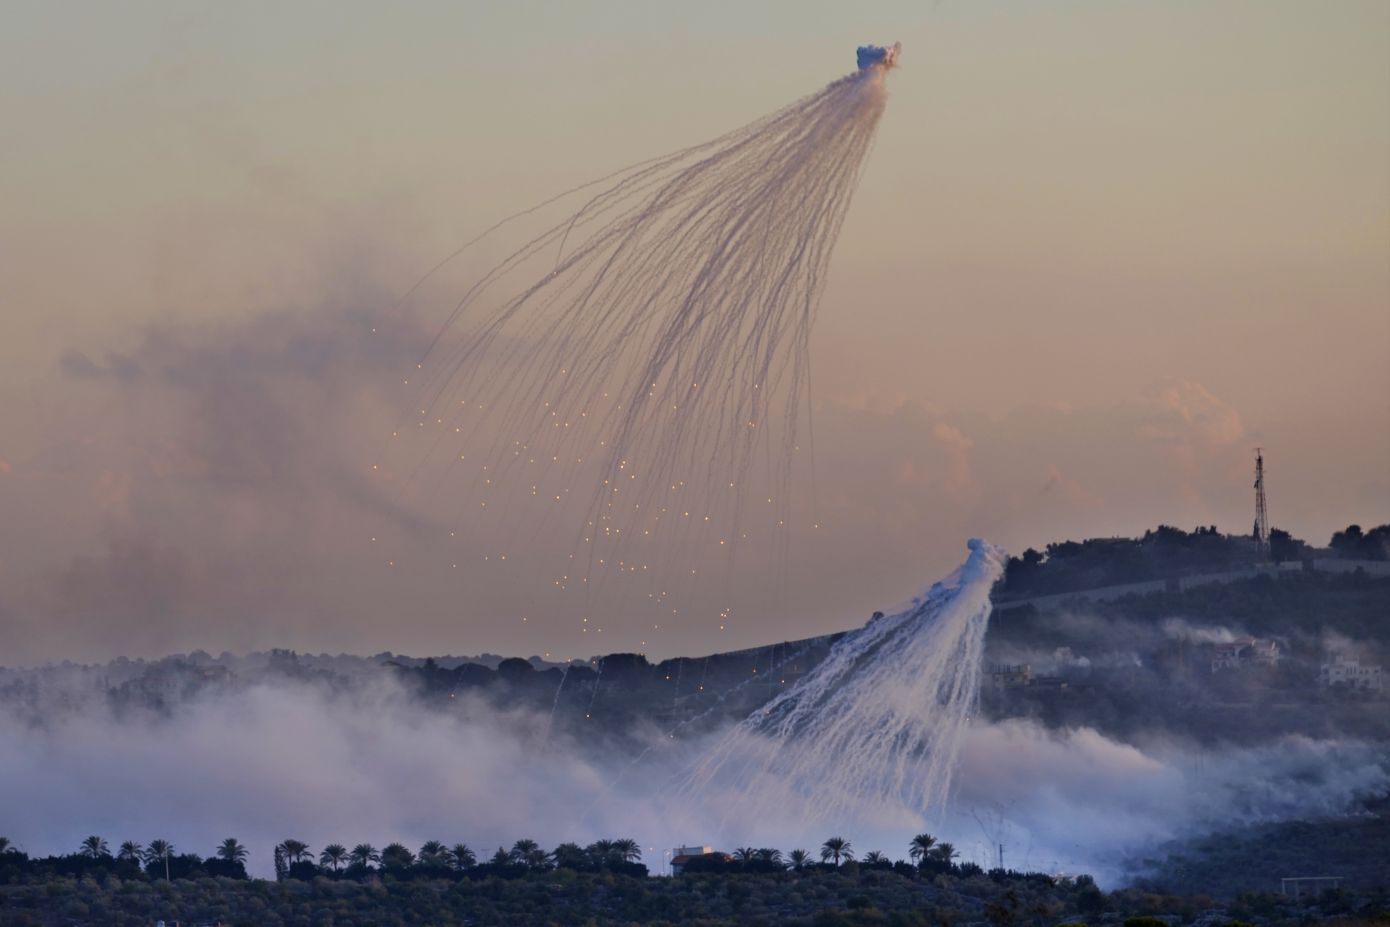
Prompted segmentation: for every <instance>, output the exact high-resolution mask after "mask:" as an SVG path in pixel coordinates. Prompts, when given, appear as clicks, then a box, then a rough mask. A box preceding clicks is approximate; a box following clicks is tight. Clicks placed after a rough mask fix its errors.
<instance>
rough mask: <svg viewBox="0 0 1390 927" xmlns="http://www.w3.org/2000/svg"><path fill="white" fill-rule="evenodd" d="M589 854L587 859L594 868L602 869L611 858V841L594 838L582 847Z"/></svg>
mask: <svg viewBox="0 0 1390 927" xmlns="http://www.w3.org/2000/svg"><path fill="white" fill-rule="evenodd" d="M584 850H585V852H587V853H588V854H589V859H590V860H591V861H592V862H593V864H594V868H596V869H602V868H603V867H605V866H607V865H608V864H609V862H611V861H612V859H613V841H612V840H595V841H594V842H593V843H591V844H589V845H588V846H587V847H585V848H584Z"/></svg>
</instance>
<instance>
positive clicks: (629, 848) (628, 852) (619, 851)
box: [613, 837, 642, 863]
mask: <svg viewBox="0 0 1390 927" xmlns="http://www.w3.org/2000/svg"><path fill="white" fill-rule="evenodd" d="M613 854H614V855H615V856H616V857H617V858H618V859H620V860H622V861H623V862H625V863H636V862H641V860H642V846H641V844H639V843H638V842H637V841H636V840H633V839H632V838H631V837H621V838H619V839H617V840H614V841H613Z"/></svg>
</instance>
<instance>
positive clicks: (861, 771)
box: [681, 540, 1004, 825]
mask: <svg viewBox="0 0 1390 927" xmlns="http://www.w3.org/2000/svg"><path fill="white" fill-rule="evenodd" d="M970 550H971V553H970V556H969V558H967V560H966V562H965V563H964V564H963V565H962V566H961V567H960V568H959V569H958V570H957V571H956V572H955V573H954V574H952V575H951V576H950V577H948V578H947V579H945V580H943V581H941V582H939V583H937V584H935V585H934V586H932V587H931V589H929V590H928V591H927V592H926V593H925V594H924V595H923V596H921V597H920V598H919V599H917V600H915V601H914V602H913V603H912V605H911V606H910V607H908V608H906V609H904V610H903V611H901V612H898V613H896V614H893V615H877V616H875V617H874V618H873V620H871V621H870V622H869V623H868V624H866V625H865V626H864V627H863V628H861V629H859V630H857V631H854V632H852V633H851V634H848V635H846V636H845V637H843V638H842V639H840V640H839V641H838V642H837V643H836V644H835V647H834V649H833V650H832V651H831V652H830V655H829V656H828V657H827V658H826V659H825V661H824V662H822V663H821V664H820V665H818V666H817V667H816V668H815V669H814V670H812V671H811V672H810V673H808V674H807V675H806V676H804V677H803V678H802V679H801V680H800V681H799V682H798V683H797V684H796V685H795V686H794V687H793V688H792V689H791V690H789V691H787V692H785V693H783V694H781V695H779V696H778V697H777V698H775V699H773V700H772V701H771V702H770V703H769V704H768V705H767V706H765V707H764V708H762V709H761V710H759V711H758V712H757V713H756V714H754V715H752V716H751V717H749V718H748V719H747V720H745V721H743V722H742V723H740V724H739V725H737V726H736V727H735V728H733V729H732V730H731V731H730V732H729V733H728V734H727V735H725V736H724V737H723V738H722V739H721V740H720V742H719V743H718V744H717V745H716V746H715V747H714V748H713V749H712V750H711V751H710V753H709V754H708V756H706V757H705V758H704V759H703V760H701V761H700V762H699V763H697V764H696V765H695V766H694V768H693V769H692V771H691V772H690V773H689V775H688V776H687V777H686V778H685V780H684V781H683V782H682V783H681V792H682V793H683V794H684V795H687V796H691V797H696V798H703V799H706V800H708V799H709V798H710V797H711V795H712V794H714V793H717V794H719V796H720V799H721V802H723V803H726V805H727V806H728V807H730V814H731V815H737V816H742V817H745V818H746V819H752V818H753V816H755V815H759V814H762V813H766V812H768V811H770V810H772V809H774V808H780V809H782V810H784V811H785V809H786V808H787V805H788V803H789V802H790V803H792V804H795V805H800V806H802V807H804V809H805V813H804V817H805V818H806V819H808V820H815V821H817V822H823V823H829V824H831V825H836V824H843V825H853V824H856V823H857V821H856V818H858V819H861V820H862V817H863V815H864V814H865V811H866V809H867V810H869V811H871V812H872V811H877V812H880V813H881V814H882V816H883V817H884V818H891V817H893V816H895V815H900V814H901V813H902V812H907V813H910V814H915V815H917V816H919V817H926V816H928V815H931V816H934V817H937V818H939V817H940V814H941V811H942V806H943V804H944V802H945V799H946V797H947V795H948V793H949V791H950V787H951V778H952V775H953V772H954V770H955V766H956V758H957V755H958V753H959V751H960V743H961V735H962V733H963V732H964V731H965V729H966V727H967V726H968V724H969V721H970V717H971V715H972V714H973V712H974V708H975V704H976V700H977V698H978V694H979V677H980V663H981V657H982V655H983V651H984V635H985V629H986V625H987V623H988V621H989V614H990V601H989V593H990V588H991V587H992V586H993V585H994V582H995V580H997V579H998V578H999V576H1000V574H1001V572H1002V570H1003V561H1004V554H1003V552H1002V551H1001V550H1000V549H999V548H997V547H994V546H993V545H991V544H988V543H987V542H984V541H980V540H972V541H971V542H970ZM708 803H709V805H710V806H711V807H713V806H716V804H717V803H716V802H714V801H709V802H708Z"/></svg>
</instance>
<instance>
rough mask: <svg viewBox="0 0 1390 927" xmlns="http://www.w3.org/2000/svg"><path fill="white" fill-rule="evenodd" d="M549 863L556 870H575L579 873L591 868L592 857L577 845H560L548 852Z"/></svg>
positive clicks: (592, 863)
mask: <svg viewBox="0 0 1390 927" xmlns="http://www.w3.org/2000/svg"><path fill="white" fill-rule="evenodd" d="M550 861H551V862H552V863H553V864H554V865H555V868H556V869H575V870H578V871H580V872H582V871H584V870H586V869H589V868H592V867H593V865H594V860H593V858H592V856H591V855H590V854H589V853H588V852H587V851H586V850H585V849H584V848H583V847H581V846H580V845H579V844H577V843H562V844H560V845H559V846H558V847H556V848H555V849H553V850H551V851H550Z"/></svg>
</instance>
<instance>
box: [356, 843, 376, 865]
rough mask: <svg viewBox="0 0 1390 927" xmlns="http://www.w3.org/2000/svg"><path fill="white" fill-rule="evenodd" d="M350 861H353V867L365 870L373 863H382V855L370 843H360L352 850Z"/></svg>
mask: <svg viewBox="0 0 1390 927" xmlns="http://www.w3.org/2000/svg"><path fill="white" fill-rule="evenodd" d="M348 859H349V860H350V861H351V865H353V866H362V867H363V868H365V867H367V866H369V865H371V864H372V863H379V862H381V854H380V853H378V852H377V851H376V847H374V846H372V845H371V844H370V843H359V844H358V845H357V846H355V847H353V848H352V852H351V853H349V854H348Z"/></svg>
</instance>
